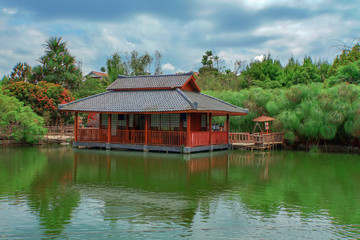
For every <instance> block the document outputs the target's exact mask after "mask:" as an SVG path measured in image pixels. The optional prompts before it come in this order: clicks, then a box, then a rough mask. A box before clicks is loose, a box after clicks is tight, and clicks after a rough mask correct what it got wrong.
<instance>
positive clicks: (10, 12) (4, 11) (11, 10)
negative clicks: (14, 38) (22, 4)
mask: <svg viewBox="0 0 360 240" xmlns="http://www.w3.org/2000/svg"><path fill="white" fill-rule="evenodd" d="M2 12H3V13H6V14H10V15H13V14H15V13H17V9H16V8H3V9H2Z"/></svg>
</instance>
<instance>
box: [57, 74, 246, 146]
mask: <svg viewBox="0 0 360 240" xmlns="http://www.w3.org/2000/svg"><path fill="white" fill-rule="evenodd" d="M59 110H60V111H67V112H74V113H75V131H74V132H75V140H74V142H73V146H74V147H80V146H81V147H94V148H106V149H131V150H143V151H166V152H182V153H190V152H200V151H212V150H215V149H228V147H229V118H230V116H241V115H246V114H247V112H248V110H247V109H242V108H239V107H237V106H234V105H232V104H229V103H227V102H224V101H221V100H219V99H216V98H214V97H211V96H208V95H205V94H202V93H200V88H199V86H198V85H197V83H196V81H195V78H194V76H193V73H192V72H190V73H185V74H173V75H154V76H134V77H127V76H119V78H118V79H117V80H116V81H115V82H113V83H112V84H111V85H110V86H109V87H108V88H107V91H106V92H104V93H100V94H97V95H93V96H90V97H87V98H83V99H79V100H77V101H73V102H70V103H67V104H63V105H59ZM84 113H86V114H92V116H93V118H92V121H91V122H92V124H91V125H85V126H80V125H79V120H78V114H82V115H84ZM94 115H95V116H94ZM217 116H223V117H224V119H225V121H224V124H223V127H221V128H220V127H219V128H215V126H213V124H212V119H213V117H217ZM94 119H95V122H96V124H94Z"/></svg>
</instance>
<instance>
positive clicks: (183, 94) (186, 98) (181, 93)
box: [175, 88, 198, 109]
mask: <svg viewBox="0 0 360 240" xmlns="http://www.w3.org/2000/svg"><path fill="white" fill-rule="evenodd" d="M175 90H176V91H177V92H178V93H180V95H181V96H182V97H183V98H185V100H186V101H187V102H188V103H189V104H190V106H191V107H192V109H197V106H198V105H197V102H193V101H191V99H190V98H189V97H188V96H186V94H185V93H183V91H181V90H180V88H176V89H175Z"/></svg>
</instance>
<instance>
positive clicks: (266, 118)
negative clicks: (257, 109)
mask: <svg viewBox="0 0 360 240" xmlns="http://www.w3.org/2000/svg"><path fill="white" fill-rule="evenodd" d="M273 120H275V118H272V117H267V116H260V117H257V118H254V119H253V121H254V122H270V121H273Z"/></svg>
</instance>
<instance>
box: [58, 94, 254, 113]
mask: <svg viewBox="0 0 360 240" xmlns="http://www.w3.org/2000/svg"><path fill="white" fill-rule="evenodd" d="M59 110H62V111H82V112H137V113H140V112H177V111H189V110H194V111H221V112H229V113H247V109H242V108H238V107H236V106H234V105H231V104H229V103H226V102H223V101H221V100H219V99H216V98H213V97H210V96H207V95H205V94H201V93H196V92H191V91H181V90H180V89H169V90H129V91H107V92H104V93H100V94H97V95H94V96H90V97H87V98H83V99H80V100H77V101H74V102H71V103H68V104H63V105H59Z"/></svg>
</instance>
